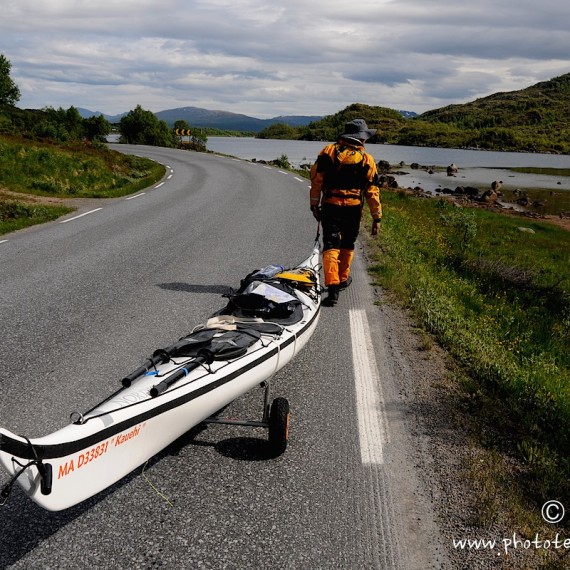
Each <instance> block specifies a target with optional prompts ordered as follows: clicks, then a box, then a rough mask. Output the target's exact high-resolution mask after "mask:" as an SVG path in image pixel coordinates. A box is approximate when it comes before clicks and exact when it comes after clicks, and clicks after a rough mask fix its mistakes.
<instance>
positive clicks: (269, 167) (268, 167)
mask: <svg viewBox="0 0 570 570" xmlns="http://www.w3.org/2000/svg"><path fill="white" fill-rule="evenodd" d="M263 168H267V170H273V168H272V167H271V166H265V165H263Z"/></svg>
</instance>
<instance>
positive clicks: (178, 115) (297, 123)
mask: <svg viewBox="0 0 570 570" xmlns="http://www.w3.org/2000/svg"><path fill="white" fill-rule="evenodd" d="M77 110H78V111H79V114H80V115H81V116H82V117H83V118H85V119H87V118H89V117H94V116H95V117H97V116H99V115H103V116H104V117H105V118H106V119H107V120H108V121H109V122H110V123H118V122H119V121H120V120H121V117H122V116H124V115H126V113H121V114H119V115H106V114H105V113H101V112H100V111H90V110H89V109H82V108H81V107H78V108H77ZM398 113H400V114H401V115H402V116H403V117H405V118H407V119H409V118H412V117H416V116H417V113H414V112H413V111H398ZM155 115H156V116H157V117H158V118H159V119H160V120H161V121H165V122H166V123H167V124H168V125H169V126H171V127H172V126H173V125H174V123H175V122H176V121H186V122H187V123H188V124H189V125H191V126H193V127H204V128H206V127H209V128H213V129H220V130H222V131H246V132H253V133H258V132H260V131H262V130H263V129H266V128H267V127H269V126H271V125H274V124H276V123H285V124H286V125H290V126H291V127H304V126H306V125H308V124H309V123H313V122H316V121H320V120H321V119H322V118H323V117H322V116H317V115H281V116H279V117H273V118H272V119H257V118H255V117H250V116H248V115H242V114H239V113H230V112H229V111H210V110H208V109H203V108H201V107H178V108H176V109H166V110H164V111H158V112H157V113H155Z"/></svg>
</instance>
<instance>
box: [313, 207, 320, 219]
mask: <svg viewBox="0 0 570 570" xmlns="http://www.w3.org/2000/svg"><path fill="white" fill-rule="evenodd" d="M311 212H313V216H314V218H315V220H317V222H320V221H321V209H320V208H319V206H311Z"/></svg>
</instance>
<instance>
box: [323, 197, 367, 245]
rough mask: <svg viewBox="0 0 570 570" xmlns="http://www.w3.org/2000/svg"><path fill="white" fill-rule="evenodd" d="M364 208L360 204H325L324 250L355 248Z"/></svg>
mask: <svg viewBox="0 0 570 570" xmlns="http://www.w3.org/2000/svg"><path fill="white" fill-rule="evenodd" d="M361 216H362V208H361V207H360V206H335V205H334V204H326V203H325V204H323V206H322V217H321V223H322V225H323V250H324V251H326V250H327V249H348V250H353V249H354V243H355V242H356V238H357V237H358V230H359V229H360V218H361Z"/></svg>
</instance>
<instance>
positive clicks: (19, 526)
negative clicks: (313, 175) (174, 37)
mask: <svg viewBox="0 0 570 570" xmlns="http://www.w3.org/2000/svg"><path fill="white" fill-rule="evenodd" d="M115 148H117V149H120V150H121V151H123V152H129V153H136V154H140V155H143V156H147V157H150V158H152V159H154V160H157V161H159V162H161V163H163V164H165V165H166V167H167V175H166V176H165V178H164V180H163V181H162V182H161V183H160V184H158V185H156V186H155V187H152V188H148V189H147V190H145V191H143V192H140V193H139V194H137V195H134V196H130V197H128V198H122V199H115V200H110V201H102V202H101V203H100V204H97V205H96V206H95V207H94V208H91V209H88V210H85V211H79V212H75V213H73V214H70V215H68V216H67V217H66V218H62V219H60V220H58V221H55V222H52V223H49V224H46V225H44V226H42V227H36V228H32V229H29V230H25V231H22V232H17V233H14V234H10V235H8V236H3V241H2V242H1V243H0V311H1V313H0V338H1V339H2V342H0V362H1V363H2V366H1V369H0V389H1V393H2V397H1V398H0V425H2V426H3V427H6V428H8V429H10V430H11V431H14V432H16V433H21V434H26V435H28V436H33V437H36V436H40V435H44V434H46V433H49V432H50V431H54V430H55V429H57V428H59V427H61V426H63V425H64V424H65V423H67V421H68V417H69V414H70V413H71V412H72V411H75V410H78V411H84V410H86V409H88V408H89V407H91V406H92V405H93V404H95V403H96V402H98V401H99V400H101V399H103V398H104V397H106V396H107V395H108V394H109V393H110V392H111V391H114V390H115V389H117V388H118V383H119V381H120V378H122V376H123V375H124V374H126V373H128V372H130V371H131V370H133V369H134V368H136V367H137V366H138V365H139V364H140V363H141V362H142V361H143V360H144V359H146V357H147V356H149V355H150V354H151V353H152V351H154V350H155V349H156V348H159V347H161V346H166V345H167V344H170V343H171V342H173V341H174V340H176V339H178V338H179V337H181V336H182V335H183V334H185V333H187V332H189V331H190V330H191V329H192V328H193V327H194V326H195V325H197V324H199V323H202V322H204V320H205V319H206V318H207V317H208V316H209V315H210V314H211V313H212V312H214V311H215V310H217V309H218V308H220V307H221V306H222V304H223V303H224V299H223V298H222V297H221V295H222V294H223V293H224V292H225V291H227V290H228V287H229V286H237V285H239V280H240V278H242V277H243V276H244V275H245V274H246V273H247V272H249V271H250V270H252V269H255V268H257V267H260V266H262V265H266V264H269V263H273V262H276V263H282V264H283V265H290V264H291V265H292V264H295V263H296V262H298V261H300V260H302V259H304V258H305V257H306V256H307V255H308V253H309V251H310V249H311V246H312V243H313V240H314V237H315V232H316V227H315V224H314V221H313V219H312V216H311V214H310V212H309V209H308V200H307V197H308V196H307V194H308V190H307V186H308V184H307V181H306V180H302V179H300V178H297V177H295V176H294V175H292V174H291V173H285V172H280V171H279V170H278V169H276V168H269V167H265V166H263V165H260V164H253V163H249V162H245V161H241V160H236V159H232V158H226V157H219V156H213V155H204V154H196V153H189V152H185V151H177V150H171V149H160V148H152V147H143V146H131V147H130V146H120V147H119V146H117V147H115ZM354 277H355V280H354V284H353V286H352V287H351V288H350V289H349V290H348V292H347V293H346V294H345V295H344V297H343V298H342V299H341V303H340V304H339V306H337V307H336V308H335V309H328V310H325V309H324V308H323V311H322V316H321V321H320V324H319V326H318V328H317V332H316V333H315V335H314V336H313V338H312V339H311V341H310V342H309V345H308V346H307V347H306V348H305V349H304V350H303V352H302V353H301V354H300V355H299V356H298V357H297V358H296V359H295V360H294V361H293V362H292V363H291V364H290V365H289V366H288V367H286V368H285V369H284V370H282V371H281V372H280V373H279V374H278V375H277V376H276V377H275V378H274V380H273V383H272V390H273V395H274V396H276V395H281V396H285V397H287V398H288V400H289V402H290V404H291V409H292V424H291V438H290V444H289V448H288V449H287V451H286V453H285V454H284V455H283V456H281V457H279V458H277V459H266V458H265V457H264V454H263V449H264V447H263V443H264V439H265V437H266V434H265V433H264V432H263V431H260V430H258V429H252V428H239V427H228V426H210V427H208V428H207V429H196V430H193V431H192V432H191V433H190V434H189V435H188V436H187V437H184V438H182V440H180V441H178V442H176V443H175V444H173V445H171V446H170V447H169V448H168V449H166V450H164V452H162V453H161V454H159V455H158V456H156V457H155V458H153V459H152V460H151V461H150V462H149V463H148V464H147V465H146V466H145V468H144V470H143V469H142V468H141V469H138V470H136V471H135V472H134V473H132V474H131V475H130V476H128V477H127V478H126V479H124V480H123V481H121V482H119V483H118V484H117V485H115V486H113V487H112V488H111V489H109V490H107V491H105V492H103V493H101V494H100V495H98V496H96V497H94V498H93V499H91V500H89V501H86V502H85V503H83V504H81V505H78V506H77V507H74V508H72V509H69V510H67V511H64V512H60V513H49V512H46V511H43V510H42V509H40V508H39V507H36V506H35V504H34V503H32V502H31V501H29V500H28V499H27V498H26V497H25V496H24V495H23V494H22V493H21V492H20V490H19V488H18V487H15V488H14V491H13V493H12V496H11V497H10V499H9V501H8V503H7V504H6V505H5V506H4V507H2V508H0V568H21V569H25V568H30V567H39V568H58V569H66V568H70V569H72V568H73V569H74V568H78V567H83V566H89V567H91V568H118V569H121V568H125V569H127V568H128V569H133V568H154V567H157V566H163V567H165V568H176V569H178V568H188V569H198V568H208V569H210V568H211V569H220V568H231V569H234V568H235V569H249V568H252V569H261V568H263V569H282V568H289V569H297V568H310V569H332V568H335V569H341V568H346V569H355V570H356V569H363V568H379V569H380V568H382V569H384V568H386V569H392V568H394V569H395V568H402V569H408V568H410V569H413V568H417V569H426V568H440V567H442V566H443V565H444V562H445V560H444V558H443V555H442V553H441V548H440V540H441V539H440V538H439V536H438V532H437V527H436V526H435V524H434V523H433V514H432V513H431V511H430V508H429V501H428V499H426V498H425V497H422V493H424V491H423V488H422V486H421V484H420V482H419V479H418V476H417V474H415V472H414V468H413V463H414V462H413V458H410V457H408V455H407V452H406V437H407V436H406V434H405V433H404V432H401V431H400V430H401V429H403V428H402V427H401V426H400V423H401V422H400V418H399V416H398V413H397V410H395V409H394V408H392V409H391V407H390V404H391V402H393V401H394V399H395V394H396V393H397V386H396V382H397V378H396V376H397V373H398V372H397V370H398V366H396V365H395V364H394V363H393V362H392V361H391V358H392V357H391V355H390V354H388V351H387V350H386V348H385V346H384V341H383V335H384V334H385V330H384V329H383V325H382V323H381V322H379V320H378V318H377V307H375V306H374V304H373V296H372V291H371V288H370V286H369V285H368V278H367V276H366V271H365V267H364V263H363V261H362V259H361V256H360V255H358V256H357V258H356V262H355V269H354ZM261 404H262V392H261V390H260V391H259V392H256V391H253V392H251V393H248V394H246V395H245V396H244V397H242V398H240V399H238V400H236V401H235V402H234V403H233V404H232V406H230V409H229V410H228V411H227V412H228V414H229V415H234V416H238V417H248V418H253V419H259V416H260V414H261ZM387 410H388V412H387ZM390 410H391V411H390ZM6 480H7V477H6V476H5V474H2V475H0V482H1V483H4V482H5V481H6ZM419 520H421V523H418V521H419Z"/></svg>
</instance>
